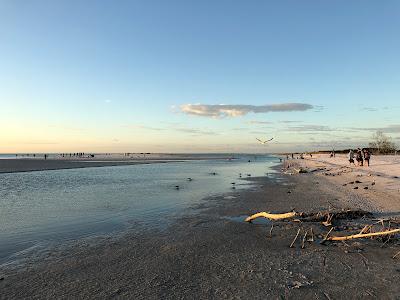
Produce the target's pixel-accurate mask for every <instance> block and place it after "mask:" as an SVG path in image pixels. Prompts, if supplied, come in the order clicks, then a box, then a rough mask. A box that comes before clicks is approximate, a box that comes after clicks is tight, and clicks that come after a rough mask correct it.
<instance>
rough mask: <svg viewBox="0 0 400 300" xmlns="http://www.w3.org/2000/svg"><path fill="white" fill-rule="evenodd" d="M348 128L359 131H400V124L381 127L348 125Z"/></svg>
mask: <svg viewBox="0 0 400 300" xmlns="http://www.w3.org/2000/svg"><path fill="white" fill-rule="evenodd" d="M349 129H352V130H359V131H382V132H385V133H400V124H393V125H388V126H383V127H350V128H349Z"/></svg>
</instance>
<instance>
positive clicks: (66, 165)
mask: <svg viewBox="0 0 400 300" xmlns="http://www.w3.org/2000/svg"><path fill="white" fill-rule="evenodd" d="M204 159H226V158H224V157H221V156H219V157H218V156H206V155H204V156H192V155H172V154H171V155H168V154H165V155H159V154H157V155H147V156H146V157H143V156H141V157H140V155H138V156H135V157H123V156H122V155H111V156H108V155H107V156H105V155H97V156H96V157H94V158H57V159H54V158H52V159H47V160H44V159H43V158H18V159H0V173H16V172H32V171H44V170H60V169H77V168H93V167H110V166H126V165H137V164H152V163H167V162H178V161H187V160H204Z"/></svg>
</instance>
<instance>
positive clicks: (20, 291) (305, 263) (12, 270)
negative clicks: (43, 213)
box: [0, 166, 400, 299]
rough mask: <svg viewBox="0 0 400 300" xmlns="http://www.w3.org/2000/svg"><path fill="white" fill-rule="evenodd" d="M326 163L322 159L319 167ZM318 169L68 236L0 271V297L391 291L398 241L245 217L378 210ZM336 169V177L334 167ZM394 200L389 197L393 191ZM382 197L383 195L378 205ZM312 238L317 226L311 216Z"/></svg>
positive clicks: (399, 288) (399, 289) (398, 269)
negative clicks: (303, 233) (162, 217)
mask: <svg viewBox="0 0 400 300" xmlns="http://www.w3.org/2000/svg"><path fill="white" fill-rule="evenodd" d="M325 167H326V166H325ZM325 171H326V170H320V171H317V172H313V173H306V174H294V175H282V178H278V179H267V178H252V179H249V180H253V181H255V182H257V183H258V184H259V188H256V189H253V190H250V191H240V192H239V191H232V193H230V194H229V195H223V196H220V197H214V198H210V199H205V200H204V202H203V203H202V204H201V205H199V206H197V207H193V208H192V209H190V210H188V211H187V213H186V214H185V216H181V217H178V218H177V219H176V220H175V221H174V222H173V224H172V225H171V226H170V227H168V228H165V229H162V230H161V229H152V228H149V229H147V230H143V229H142V230H135V227H133V228H132V230H130V231H129V232H126V233H124V234H122V235H119V236H109V237H99V238H95V239H88V240H83V241H82V240H81V241H76V242H74V243H73V244H72V245H68V246H66V245H64V246H60V247H59V248H57V249H51V250H49V251H48V252H47V253H45V254H42V256H40V257H38V258H36V259H35V258H29V259H28V260H27V261H26V262H25V263H24V264H23V265H22V266H21V265H20V266H15V267H13V266H8V267H7V268H6V267H3V268H2V269H1V270H0V274H1V275H0V278H3V279H2V280H1V281H0V298H1V299H16V298H41V299H55V298H57V299H67V298H68V299H70V298H79V299H92V298H114V297H115V298H139V299H176V298H184V299H209V298H212V299H221V298H227V299H233V298H234V299H248V298H250V297H252V298H256V299H260V298H273V299H277V298H283V299H298V298H300V297H301V298H306V299H342V298H346V299H354V298H358V299H359V298H379V299H399V295H400V285H399V282H400V260H399V259H393V258H392V256H393V255H394V254H395V253H396V252H398V251H400V245H399V241H398V239H397V240H393V241H391V242H389V243H386V244H383V243H381V242H379V241H377V240H360V241H348V242H346V243H341V242H338V243H329V244H326V245H321V244H319V243H317V242H314V243H308V242H307V243H306V244H305V248H304V249H302V248H301V243H300V241H297V242H296V243H295V245H294V247H293V248H290V247H289V245H290V244H291V242H292V240H293V237H294V236H295V234H296V232H297V230H298V228H301V227H305V226H308V225H306V224H302V223H295V222H285V221H281V222H276V223H275V225H274V229H273V231H272V236H271V235H270V232H271V231H270V229H271V225H270V224H256V223H253V224H248V223H245V222H243V221H242V220H243V219H244V217H245V216H247V215H249V214H252V213H254V212H258V211H271V212H286V211H289V210H290V209H293V208H294V209H295V210H296V211H302V212H310V211H319V210H326V209H332V208H333V207H334V208H335V209H340V208H350V209H358V208H362V209H368V210H372V211H375V212H380V213H384V211H383V210H382V207H387V205H389V204H387V203H386V202H385V201H383V204H382V203H380V202H373V201H369V200H368V198H367V196H366V195H364V194H362V195H361V196H360V195H359V193H358V191H356V190H350V189H347V186H342V185H338V184H337V182H334V181H333V180H332V178H333V177H332V176H327V175H324V172H325ZM335 177H340V176H335ZM397 201H399V198H397ZM385 203H386V204H385ZM314 231H315V234H316V239H318V238H319V237H318V236H320V237H322V234H325V233H326V232H327V229H326V228H325V227H324V226H322V225H318V224H317V225H314Z"/></svg>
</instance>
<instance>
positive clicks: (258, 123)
mask: <svg viewBox="0 0 400 300" xmlns="http://www.w3.org/2000/svg"><path fill="white" fill-rule="evenodd" d="M247 124H256V125H267V124H273V122H270V121H249V122H247Z"/></svg>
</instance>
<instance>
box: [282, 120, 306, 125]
mask: <svg viewBox="0 0 400 300" xmlns="http://www.w3.org/2000/svg"><path fill="white" fill-rule="evenodd" d="M280 122H281V123H286V124H289V123H302V122H303V121H280Z"/></svg>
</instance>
